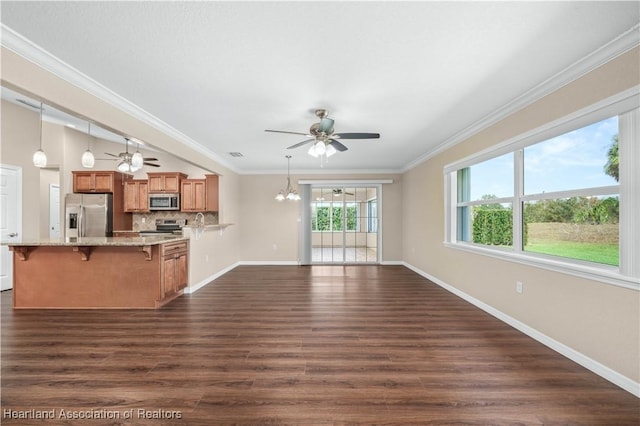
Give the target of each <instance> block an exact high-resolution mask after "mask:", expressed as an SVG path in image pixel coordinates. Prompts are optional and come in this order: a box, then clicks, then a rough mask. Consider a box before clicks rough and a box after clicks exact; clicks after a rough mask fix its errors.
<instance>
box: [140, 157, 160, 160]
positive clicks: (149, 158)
mask: <svg viewBox="0 0 640 426" xmlns="http://www.w3.org/2000/svg"><path fill="white" fill-rule="evenodd" d="M143 160H144V161H160V160H158V159H157V158H152V157H144V158H143Z"/></svg>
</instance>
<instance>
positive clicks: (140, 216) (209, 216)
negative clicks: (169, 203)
mask: <svg viewBox="0 0 640 426" xmlns="http://www.w3.org/2000/svg"><path fill="white" fill-rule="evenodd" d="M196 214H197V213H185V212H177V211H158V212H151V213H134V214H133V230H134V231H149V230H153V229H156V219H187V226H191V225H192V224H193V222H194V221H195V219H196ZM203 214H204V224H205V225H217V224H218V213H216V212H207V213H203Z"/></svg>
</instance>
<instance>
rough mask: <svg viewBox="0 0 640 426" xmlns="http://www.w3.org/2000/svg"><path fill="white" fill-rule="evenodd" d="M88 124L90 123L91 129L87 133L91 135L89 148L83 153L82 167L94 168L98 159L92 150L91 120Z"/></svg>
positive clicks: (88, 140)
mask: <svg viewBox="0 0 640 426" xmlns="http://www.w3.org/2000/svg"><path fill="white" fill-rule="evenodd" d="M88 124H89V129H88V131H87V134H88V135H89V138H88V139H87V150H86V151H85V152H84V154H82V167H84V168H86V169H92V168H93V166H94V165H95V164H96V159H95V157H94V156H93V153H92V152H91V149H90V143H91V122H89V123H88Z"/></svg>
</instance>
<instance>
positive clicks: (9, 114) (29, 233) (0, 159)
mask: <svg viewBox="0 0 640 426" xmlns="http://www.w3.org/2000/svg"><path fill="white" fill-rule="evenodd" d="M21 110H23V111H25V113H24V114H21V113H20V112H21ZM1 115H2V117H1V118H2V123H1V128H2V129H1V138H2V139H1V140H0V144H1V146H0V164H5V165H10V166H16V167H21V168H22V205H23V208H22V230H19V231H18V233H19V234H20V235H22V238H26V239H30V238H39V236H40V225H39V224H40V217H41V210H40V209H37V208H35V209H34V208H26V207H25V206H39V205H40V169H38V168H36V167H33V161H32V155H33V153H34V152H35V151H36V150H37V149H38V147H39V146H40V127H39V121H40V115H39V113H38V112H37V111H36V112H34V111H27V110H26V109H25V108H21V107H18V106H16V105H13V104H10V103H8V102H4V101H2V110H1ZM42 214H45V213H44V212H42ZM46 214H47V215H48V214H49V213H48V209H47V212H46Z"/></svg>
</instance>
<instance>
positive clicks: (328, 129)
mask: <svg viewBox="0 0 640 426" xmlns="http://www.w3.org/2000/svg"><path fill="white" fill-rule="evenodd" d="M319 124H320V125H319V126H318V131H320V132H323V133H325V134H327V135H330V134H331V133H332V132H333V120H332V119H330V118H323V119H321V120H320V123H319Z"/></svg>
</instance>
